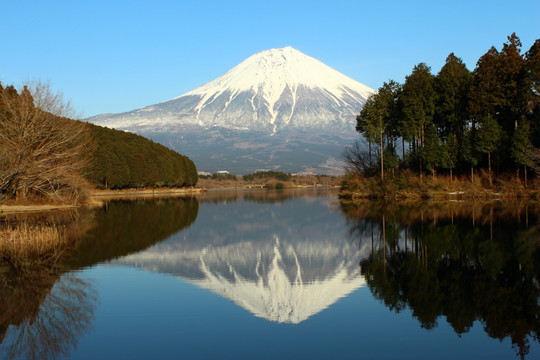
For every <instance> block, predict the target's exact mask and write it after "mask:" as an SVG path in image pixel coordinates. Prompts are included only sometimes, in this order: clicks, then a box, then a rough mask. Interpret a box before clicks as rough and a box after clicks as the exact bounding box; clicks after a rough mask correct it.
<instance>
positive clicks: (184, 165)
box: [85, 123, 198, 189]
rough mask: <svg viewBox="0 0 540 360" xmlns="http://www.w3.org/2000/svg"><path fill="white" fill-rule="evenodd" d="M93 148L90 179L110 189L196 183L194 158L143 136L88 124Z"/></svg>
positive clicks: (177, 185)
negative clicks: (192, 159)
mask: <svg viewBox="0 0 540 360" xmlns="http://www.w3.org/2000/svg"><path fill="white" fill-rule="evenodd" d="M87 126H88V128H89V133H90V137H91V143H92V145H93V149H89V150H90V151H91V153H92V155H91V156H90V164H89V166H88V171H87V173H86V174H85V176H86V178H87V179H88V180H89V181H90V182H92V183H93V184H95V185H96V186H99V187H103V188H109V189H122V188H130V187H148V186H175V187H181V186H194V185H195V184H197V180H198V175H197V168H196V167H195V164H194V163H193V161H191V159H189V158H188V157H187V156H183V155H181V154H179V153H177V152H175V151H173V150H171V149H169V148H167V147H165V146H163V145H160V144H158V143H155V142H153V141H151V140H148V139H146V138H144V137H142V136H139V135H135V134H131V133H128V132H125V131H119V130H113V129H108V128H104V127H101V126H97V125H93V124H90V123H88V124H87Z"/></svg>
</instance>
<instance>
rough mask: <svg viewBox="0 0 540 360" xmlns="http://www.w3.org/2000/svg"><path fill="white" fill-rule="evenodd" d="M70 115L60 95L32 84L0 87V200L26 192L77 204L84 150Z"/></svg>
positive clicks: (83, 134) (83, 132)
mask: <svg viewBox="0 0 540 360" xmlns="http://www.w3.org/2000/svg"><path fill="white" fill-rule="evenodd" d="M66 116H73V111H72V109H71V106H70V104H69V103H66V102H64V101H63V98H62V94H61V93H54V92H52V91H51V88H50V85H49V84H48V83H41V82H35V83H31V84H29V85H27V86H24V87H23V88H22V90H20V91H19V92H18V91H17V90H15V88H13V87H12V86H9V87H6V88H5V89H4V88H3V87H2V86H1V85H0V202H3V201H6V200H8V199H11V198H15V199H17V200H21V199H24V198H26V197H27V195H28V194H32V195H37V196H42V197H47V198H49V199H51V200H55V201H63V202H65V201H69V202H78V201H80V200H81V199H82V196H83V194H84V189H85V181H84V180H83V179H82V177H81V175H80V173H81V170H82V169H83V168H84V166H85V156H84V155H85V154H88V152H89V149H88V144H89V140H88V139H89V137H88V133H87V128H86V126H85V125H84V123H81V122H77V121H74V120H70V119H68V118H66Z"/></svg>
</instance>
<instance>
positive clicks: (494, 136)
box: [475, 115, 502, 185]
mask: <svg viewBox="0 0 540 360" xmlns="http://www.w3.org/2000/svg"><path fill="white" fill-rule="evenodd" d="M501 137H502V129H501V127H500V126H499V124H498V123H497V121H496V120H495V119H494V118H493V117H492V116H491V115H487V116H485V117H484V118H482V119H481V121H480V123H479V126H478V131H477V132H476V143H475V147H476V150H477V151H478V152H479V153H482V154H487V155H488V174H489V184H490V185H492V184H493V180H492V175H491V154H492V153H493V152H494V151H495V150H496V149H497V147H498V145H499V143H500V140H501Z"/></svg>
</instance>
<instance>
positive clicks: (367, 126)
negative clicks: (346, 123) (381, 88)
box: [356, 93, 387, 180]
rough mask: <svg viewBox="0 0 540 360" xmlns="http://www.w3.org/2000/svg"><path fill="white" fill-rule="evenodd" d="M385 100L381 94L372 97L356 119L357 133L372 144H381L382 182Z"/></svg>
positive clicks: (382, 177) (382, 172)
mask: <svg viewBox="0 0 540 360" xmlns="http://www.w3.org/2000/svg"><path fill="white" fill-rule="evenodd" d="M384 100H385V99H384V97H382V96H381V95H380V94H379V93H375V94H373V95H371V96H370V97H369V98H368V100H367V101H366V103H365V104H364V107H363V108H362V111H360V115H358V116H357V118H356V121H357V125H356V131H358V132H359V133H361V134H362V135H363V136H364V137H365V138H366V140H367V141H369V142H370V143H377V142H378V143H379V154H380V158H381V159H380V160H381V180H384V144H383V138H384V133H385V126H384V125H385V124H384V119H385V116H386V111H387V106H386V104H385V102H384Z"/></svg>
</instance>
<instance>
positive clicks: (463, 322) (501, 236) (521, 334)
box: [345, 204, 540, 358]
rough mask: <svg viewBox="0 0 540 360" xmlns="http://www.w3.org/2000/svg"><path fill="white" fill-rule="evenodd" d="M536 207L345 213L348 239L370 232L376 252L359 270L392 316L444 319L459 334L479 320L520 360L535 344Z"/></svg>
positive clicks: (539, 318) (539, 334) (539, 229)
mask: <svg viewBox="0 0 540 360" xmlns="http://www.w3.org/2000/svg"><path fill="white" fill-rule="evenodd" d="M364 206H366V205H364ZM531 210H533V211H531ZM537 210H538V209H537V208H534V207H530V206H529V205H528V204H524V205H523V204H518V205H517V208H512V207H511V206H509V205H508V204H461V205H455V204H454V205H452V206H450V207H449V208H444V207H436V208H435V211H433V209H430V211H428V210H426V209H424V208H422V207H421V206H418V204H416V205H415V206H409V207H405V209H403V208H401V209H400V208H399V206H388V205H386V206H385V205H382V206H381V205H373V206H371V208H369V206H366V207H365V208H363V209H359V208H356V209H353V208H348V209H346V210H345V211H346V212H347V213H348V214H349V215H350V216H351V217H350V219H351V220H350V222H351V228H350V233H351V235H352V236H358V235H360V236H361V238H362V240H361V241H372V240H371V239H372V238H371V234H372V233H373V244H374V246H373V251H372V253H371V255H370V256H369V257H368V258H367V259H365V260H364V261H362V262H361V264H360V265H361V267H362V273H363V274H364V275H365V277H366V281H367V283H368V286H369V288H370V290H371V291H372V293H373V294H374V296H375V297H376V298H378V299H380V300H381V301H383V302H384V303H385V305H386V306H388V307H389V308H391V309H393V310H395V311H396V312H399V311H400V310H403V309H405V308H409V309H411V311H412V315H413V316H414V317H415V318H416V319H418V321H419V322H420V324H421V326H422V327H424V328H427V329H431V328H434V327H436V326H437V321H438V319H439V317H440V316H442V315H444V316H445V317H446V320H447V322H448V323H449V324H450V325H451V326H452V327H453V329H454V331H455V332H456V333H457V334H458V335H461V334H463V333H466V332H468V331H469V329H470V328H471V327H472V326H473V323H474V322H475V321H477V320H478V321H480V322H481V323H482V324H483V326H484V330H485V331H486V333H487V334H488V335H489V336H490V337H492V338H496V339H499V340H503V339H505V338H507V337H508V338H510V340H511V342H512V346H513V347H514V348H515V350H516V353H517V355H519V356H520V357H521V358H524V357H525V355H526V354H527V353H528V351H529V346H530V345H529V341H530V340H531V339H532V340H533V341H539V340H540V305H539V301H538V300H539V297H540V284H539V282H538V281H539V280H540V225H539V224H538V216H537V214H538V211H537ZM414 214H417V215H418V217H417V218H416V219H415V218H414ZM473 214H474V217H473ZM355 216H359V217H356V219H357V220H356V221H355V220H354V218H355Z"/></svg>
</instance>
